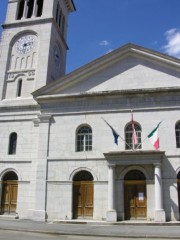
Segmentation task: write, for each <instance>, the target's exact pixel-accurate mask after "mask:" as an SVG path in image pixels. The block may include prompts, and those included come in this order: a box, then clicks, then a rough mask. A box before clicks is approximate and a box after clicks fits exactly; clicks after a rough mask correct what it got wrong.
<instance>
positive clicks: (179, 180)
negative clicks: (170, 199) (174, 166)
mask: <svg viewBox="0 0 180 240" xmlns="http://www.w3.org/2000/svg"><path fill="white" fill-rule="evenodd" d="M177 191H178V204H179V213H180V171H179V173H178V175H177Z"/></svg>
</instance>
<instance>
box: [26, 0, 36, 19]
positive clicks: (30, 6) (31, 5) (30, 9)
mask: <svg viewBox="0 0 180 240" xmlns="http://www.w3.org/2000/svg"><path fill="white" fill-rule="evenodd" d="M33 8H34V0H29V1H28V2H27V16H26V17H27V18H31V17H32V14H33Z"/></svg>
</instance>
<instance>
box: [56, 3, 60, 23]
mask: <svg viewBox="0 0 180 240" xmlns="http://www.w3.org/2000/svg"><path fill="white" fill-rule="evenodd" d="M58 20H59V3H58V4H57V8H56V22H57V23H58Z"/></svg>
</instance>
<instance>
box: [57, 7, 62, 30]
mask: <svg viewBox="0 0 180 240" xmlns="http://www.w3.org/2000/svg"><path fill="white" fill-rule="evenodd" d="M61 20H62V10H61V9H60V11H59V20H58V24H59V28H61Z"/></svg>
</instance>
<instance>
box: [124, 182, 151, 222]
mask: <svg viewBox="0 0 180 240" xmlns="http://www.w3.org/2000/svg"><path fill="white" fill-rule="evenodd" d="M124 203H125V206H124V207H125V219H127V220H128V219H144V218H146V213H147V204H146V185H145V183H144V182H141V181H139V182H138V183H137V182H136V183H135V182H134V183H133V181H128V182H125V186H124Z"/></svg>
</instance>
